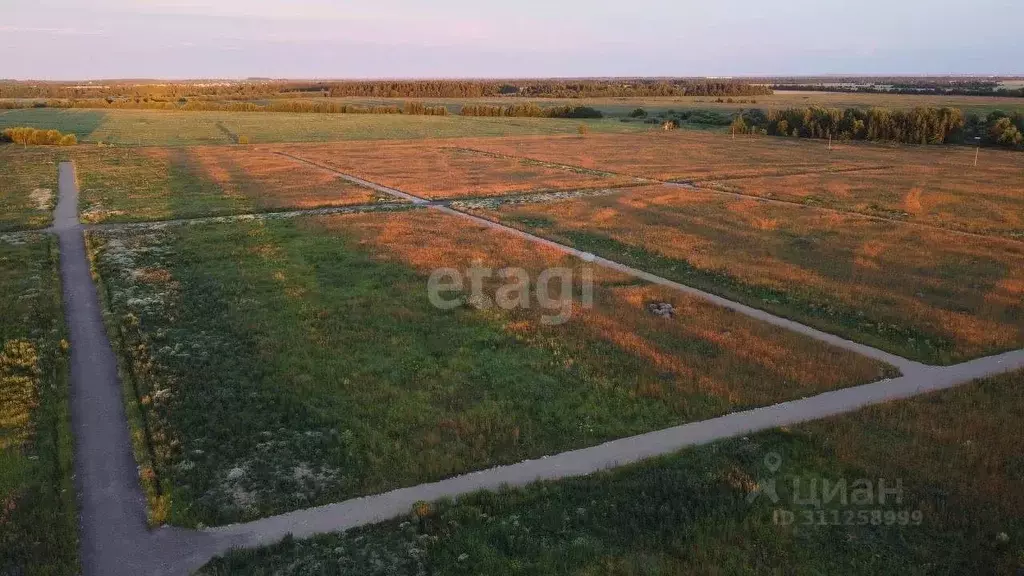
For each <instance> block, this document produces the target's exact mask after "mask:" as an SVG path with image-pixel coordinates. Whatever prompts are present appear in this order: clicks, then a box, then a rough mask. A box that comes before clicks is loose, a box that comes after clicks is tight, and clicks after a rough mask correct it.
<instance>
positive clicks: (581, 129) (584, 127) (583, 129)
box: [576, 124, 590, 136]
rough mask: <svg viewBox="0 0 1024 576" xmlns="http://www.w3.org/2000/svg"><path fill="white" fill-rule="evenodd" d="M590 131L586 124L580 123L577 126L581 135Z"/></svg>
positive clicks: (577, 131) (577, 130)
mask: <svg viewBox="0 0 1024 576" xmlns="http://www.w3.org/2000/svg"><path fill="white" fill-rule="evenodd" d="M589 132H590V128H589V127H588V126H587V125H586V124H580V125H579V126H578V127H577V128H576V133H578V134H579V135H580V136H586V135H587V134H588V133H589Z"/></svg>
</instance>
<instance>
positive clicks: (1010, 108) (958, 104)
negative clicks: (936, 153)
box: [331, 91, 1024, 118]
mask: <svg viewBox="0 0 1024 576" xmlns="http://www.w3.org/2000/svg"><path fill="white" fill-rule="evenodd" d="M722 99H723V100H725V102H717V100H718V98H717V97H714V96H679V97H654V98H530V99H521V98H501V97H493V98H468V99H466V98H424V99H419V100H417V99H415V98H354V97H353V98H332V99H331V100H334V101H337V102H347V103H351V104H359V105H398V106H401V105H402V104H403V103H405V102H407V101H418V102H422V103H424V104H426V105H428V106H445V107H447V108H448V109H449V111H450V112H452V113H455V112H458V110H459V108H461V107H462V105H463V104H488V105H492V106H508V105H511V104H516V103H525V102H534V103H536V104H538V105H540V106H567V105H568V106H591V107H593V108H597V109H598V110H600V111H602V112H603V113H604V114H606V115H608V116H612V117H616V118H618V117H624V116H626V115H628V114H629V113H630V112H632V111H633V110H635V109H637V108H643V109H644V110H646V111H647V112H649V113H653V114H657V113H664V112H667V111H669V110H676V111H682V110H719V111H723V112H737V111H739V110H745V109H750V108H763V109H766V110H778V109H782V108H803V107H806V106H812V105H813V106H828V107H834V108H870V107H872V106H880V107H885V108H894V109H907V108H913V107H915V106H938V107H942V106H951V107H955V108H960V109H962V110H963V111H964V112H965V113H970V112H974V113H978V114H987V113H989V112H991V111H993V110H1002V111H1003V112H1007V113H1012V112H1024V98H1005V97H1002V98H1001V97H989V96H931V95H921V96H917V95H909V94H852V93H841V92H799V91H777V92H776V93H775V94H772V95H769V96H735V97H732V98H731V100H733V101H732V102H729V101H728V100H729V98H722Z"/></svg>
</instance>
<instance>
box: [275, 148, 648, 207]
mask: <svg viewBox="0 0 1024 576" xmlns="http://www.w3.org/2000/svg"><path fill="white" fill-rule="evenodd" d="M457 144H458V141H457V140H456V141H438V142H429V143H418V142H394V143H390V142H389V143H379V142H377V143H366V142H344V143H334V144H324V145H316V146H290V147H278V149H280V150H282V151H284V152H287V153H289V154H293V155H295V156H298V157H300V158H304V159H306V160H311V161H313V162H317V163H318V164H322V165H324V166H328V167H330V168H333V169H336V170H339V171H341V172H344V173H347V174H351V175H353V176H358V177H360V178H363V179H366V180H369V181H371V182H374V183H377V184H383V185H385V186H390V187H392V188H397V189H399V190H401V191H403V192H408V193H409V194H414V195H417V196H422V197H426V198H433V199H442V198H463V197H480V196H495V195H501V194H514V193H521V192H546V191H554V190H573V189H581V188H600V187H605V186H607V187H614V186H623V185H627V184H630V183H632V182H634V181H635V179H633V178H630V177H623V176H610V175H601V174H595V173H590V172H586V171H573V170H565V169H559V168H554V167H551V166H544V165H541V164H539V163H537V162H529V161H525V160H520V159H514V158H501V157H494V156H488V155H483V154H477V153H474V152H472V151H468V150H461V149H459V148H457V147H456V145H457Z"/></svg>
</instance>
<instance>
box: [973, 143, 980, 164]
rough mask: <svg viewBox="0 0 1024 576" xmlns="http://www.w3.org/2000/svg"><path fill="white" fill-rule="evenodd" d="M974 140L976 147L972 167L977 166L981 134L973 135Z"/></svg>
mask: <svg viewBox="0 0 1024 576" xmlns="http://www.w3.org/2000/svg"><path fill="white" fill-rule="evenodd" d="M974 142H975V143H976V144H977V145H978V147H977V148H975V149H974V167H975V168H977V167H978V154H981V136H975V137H974Z"/></svg>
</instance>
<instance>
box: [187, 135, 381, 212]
mask: <svg viewBox="0 0 1024 576" xmlns="http://www.w3.org/2000/svg"><path fill="white" fill-rule="evenodd" d="M186 162H188V163H189V164H191V165H192V166H194V167H195V169H196V170H197V171H198V172H199V174H201V175H202V176H203V177H205V178H208V179H210V180H212V181H213V182H215V183H216V184H217V185H218V186H220V187H221V189H222V190H223V193H224V194H226V195H228V196H236V197H239V198H242V199H244V200H246V201H248V202H251V203H253V204H254V205H255V207H256V208H258V209H270V208H315V207H322V206H348V205H354V204H368V203H372V202H373V201H374V200H375V198H376V197H377V194H376V193H375V192H374V191H373V190H370V189H369V188H363V187H362V186H358V185H356V184H352V183H350V182H348V181H346V180H343V179H341V178H339V177H338V176H337V175H334V174H331V173H330V172H326V171H324V170H319V169H317V168H315V167H313V166H309V165H308V164H304V163H301V162H297V161H295V160H292V159H290V158H286V157H284V156H281V155H280V154H274V153H273V152H272V151H270V150H266V149H260V148H249V147H239V148H235V147H227V146H203V147H197V148H191V149H188V156H187V159H186Z"/></svg>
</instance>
